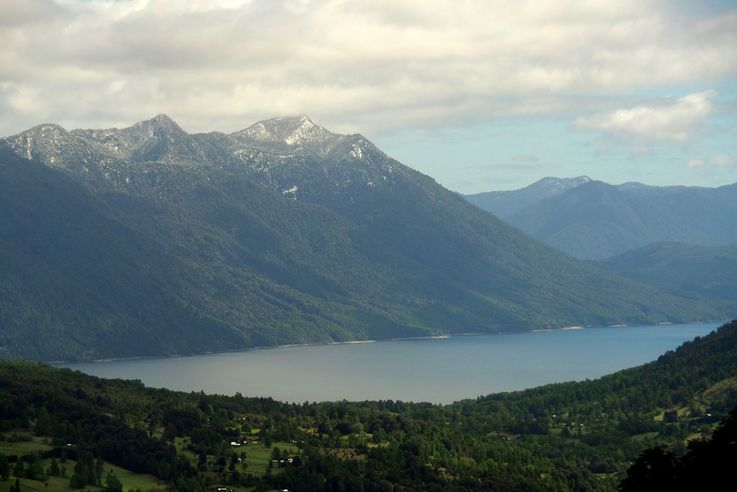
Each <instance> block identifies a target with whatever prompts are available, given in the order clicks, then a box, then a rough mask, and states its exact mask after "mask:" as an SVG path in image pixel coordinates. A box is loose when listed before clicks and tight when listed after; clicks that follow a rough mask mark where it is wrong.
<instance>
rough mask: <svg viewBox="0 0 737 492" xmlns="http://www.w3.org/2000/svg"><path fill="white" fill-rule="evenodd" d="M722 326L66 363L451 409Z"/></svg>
mask: <svg viewBox="0 0 737 492" xmlns="http://www.w3.org/2000/svg"><path fill="white" fill-rule="evenodd" d="M718 326H719V325H718V324H693V325H667V326H630V327H621V328H591V329H585V330H565V331H554V332H538V333H520V334H510V335H478V336H458V337H450V338H444V339H428V340H398V341H381V342H373V343H354V344H342V345H319V346H306V347H284V348H274V349H265V350H251V351H246V352H232V353H225V354H213V355H200V356H192V357H179V358H167V359H138V360H125V361H111V362H94V363H84V364H66V365H65V367H69V368H72V369H78V370H80V371H83V372H86V373H88V374H93V375H95V376H101V377H105V378H124V379H140V380H141V381H143V382H144V383H145V384H146V385H148V386H156V387H165V388H170V389H176V390H185V391H200V390H203V391H205V392H207V393H222V394H230V395H232V394H235V393H236V392H240V393H241V394H243V395H244V396H271V397H273V398H275V399H277V400H282V401H289V402H304V401H323V400H341V399H347V400H386V399H392V400H404V401H429V402H434V403H449V402H452V401H455V400H459V399H463V398H475V397H476V396H479V395H485V394H488V393H496V392H500V391H510V390H519V389H524V388H530V387H533V386H538V385H541V384H546V383H554V382H562V381H572V380H576V381H579V380H583V379H591V378H596V377H599V376H602V375H604V374H608V373H611V372H614V371H617V370H619V369H624V368H627V367H632V366H635V365H639V364H642V363H644V362H649V361H651V360H655V359H657V358H658V356H660V355H661V354H663V353H664V352H666V351H668V350H672V349H675V348H676V347H678V346H679V345H680V344H681V343H683V342H684V341H687V340H691V339H693V338H695V337H697V336H703V335H706V334H708V333H710V332H711V331H712V330H714V329H715V328H717V327H718Z"/></svg>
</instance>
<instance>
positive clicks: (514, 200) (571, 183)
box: [465, 176, 591, 219]
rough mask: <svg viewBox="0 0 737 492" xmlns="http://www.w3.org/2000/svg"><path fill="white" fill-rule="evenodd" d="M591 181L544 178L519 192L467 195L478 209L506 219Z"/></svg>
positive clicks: (583, 177)
mask: <svg viewBox="0 0 737 492" xmlns="http://www.w3.org/2000/svg"><path fill="white" fill-rule="evenodd" d="M589 181H591V179H590V178H588V177H587V176H578V177H576V178H553V177H548V178H543V179H541V180H539V181H536V182H534V183H532V184H531V185H529V186H526V187H524V188H520V189H519V190H509V191H487V192H485V193H475V194H473V195H465V198H466V200H468V201H469V202H471V203H473V204H474V205H476V206H477V207H479V208H481V209H484V210H486V211H487V212H491V213H493V214H494V215H496V216H497V217H499V218H502V219H504V218H505V217H508V216H510V215H512V214H513V213H515V212H519V211H520V210H524V209H525V208H527V207H529V206H530V205H532V204H534V203H537V202H539V201H540V200H543V199H545V198H550V197H553V196H558V195H560V194H562V193H565V192H566V191H568V190H570V189H573V188H575V187H577V186H580V185H582V184H584V183H588V182H589Z"/></svg>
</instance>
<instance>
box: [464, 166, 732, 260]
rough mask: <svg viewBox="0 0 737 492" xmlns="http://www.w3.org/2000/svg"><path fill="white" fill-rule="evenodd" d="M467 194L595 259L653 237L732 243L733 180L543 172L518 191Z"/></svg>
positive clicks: (578, 255)
mask: <svg viewBox="0 0 737 492" xmlns="http://www.w3.org/2000/svg"><path fill="white" fill-rule="evenodd" d="M467 198H468V199H469V200H470V201H471V202H473V203H475V204H477V205H478V206H480V207H481V208H484V209H485V210H488V211H490V212H492V213H495V214H497V215H498V216H499V217H501V218H503V219H504V220H505V221H506V222H507V223H509V224H511V225H513V226H515V227H517V228H519V229H521V230H522V231H524V232H526V233H528V234H530V235H531V236H533V237H535V238H537V239H540V240H542V241H545V242H546V243H547V244H549V245H551V246H553V247H555V248H557V249H558V250H560V251H562V252H564V253H566V254H568V255H571V256H574V257H576V258H582V259H592V260H599V259H604V258H609V257H612V256H615V255H619V254H622V253H624V252H626V251H629V250H633V249H636V248H639V247H642V246H645V245H648V244H653V243H657V242H661V241H669V242H681V243H687V244H693V245H702V246H726V245H734V244H737V184H733V185H728V186H722V187H719V188H700V187H688V186H668V187H657V186H647V185H643V184H639V183H625V184H621V185H610V184H607V183H603V182H601V181H591V180H588V178H572V179H568V180H565V179H557V178H545V179H543V180H541V181H538V182H537V183H534V184H532V185H530V186H528V187H527V188H523V189H521V190H515V191H502V192H491V193H486V194H481V195H471V196H468V197H467Z"/></svg>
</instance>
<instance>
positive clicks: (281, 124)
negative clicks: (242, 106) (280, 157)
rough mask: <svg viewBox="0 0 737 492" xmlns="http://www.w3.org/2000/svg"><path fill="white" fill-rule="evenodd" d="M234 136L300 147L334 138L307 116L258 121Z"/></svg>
mask: <svg viewBox="0 0 737 492" xmlns="http://www.w3.org/2000/svg"><path fill="white" fill-rule="evenodd" d="M233 135H234V136H235V135H237V136H240V137H247V138H250V139H253V140H257V141H261V142H280V143H284V144H287V145H300V144H304V143H307V142H312V141H314V140H315V139H324V138H327V137H330V136H334V135H333V134H332V133H331V132H329V131H327V130H326V129H325V128H323V127H321V126H319V125H316V124H315V123H314V122H313V121H312V120H311V119H310V118H309V117H308V116H307V115H304V114H302V115H299V116H282V117H278V118H271V119H268V120H263V121H259V122H258V123H255V124H253V125H251V126H249V127H248V128H246V129H245V130H241V131H240V132H236V133H234V134H233Z"/></svg>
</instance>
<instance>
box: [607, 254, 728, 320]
mask: <svg viewBox="0 0 737 492" xmlns="http://www.w3.org/2000/svg"><path fill="white" fill-rule="evenodd" d="M596 264H597V265H598V266H600V267H602V268H604V269H607V270H609V271H611V272H613V273H616V274H618V275H621V276H623V277H627V278H630V279H632V280H635V281H637V282H641V283H644V284H648V285H652V286H654V287H657V288H658V289H662V290H664V291H666V292H670V293H672V294H675V295H679V296H683V297H691V298H695V299H702V300H705V301H708V302H710V303H712V304H714V305H719V306H721V307H722V309H725V310H727V311H728V313H729V315H730V316H736V315H737V247H736V246H721V247H716V246H715V247H708V246H696V245H691V244H683V243H668V242H666V243H655V244H651V245H648V246H644V247H642V248H638V249H636V250H633V251H628V252H626V253H623V254H621V255H618V256H615V257H613V258H607V259H606V260H602V261H599V262H597V263H596Z"/></svg>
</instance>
